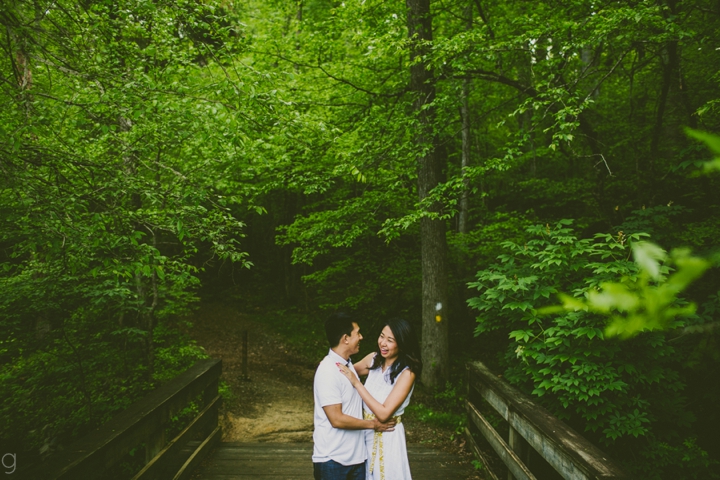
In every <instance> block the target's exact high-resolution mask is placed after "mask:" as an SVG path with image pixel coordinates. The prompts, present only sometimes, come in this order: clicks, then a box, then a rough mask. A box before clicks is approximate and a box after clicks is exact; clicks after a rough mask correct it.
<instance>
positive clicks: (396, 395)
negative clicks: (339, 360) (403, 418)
mask: <svg viewBox="0 0 720 480" xmlns="http://www.w3.org/2000/svg"><path fill="white" fill-rule="evenodd" d="M366 358H367V357H366ZM338 368H340V371H341V372H342V373H343V374H344V375H345V377H346V378H347V379H348V380H350V383H351V384H352V386H353V387H355V389H356V390H357V392H358V393H359V394H360V397H361V398H362V399H363V401H364V402H365V404H366V405H367V406H368V408H369V409H370V410H371V411H372V412H373V413H374V414H375V417H377V419H378V420H379V421H381V422H386V421H387V420H388V419H389V418H391V417H392V416H393V413H395V411H396V410H397V409H398V408H399V407H400V405H402V403H403V402H404V401H405V399H406V398H407V396H408V394H409V393H410V389H412V386H413V383H415V374H414V373H413V372H412V371H411V370H410V369H407V370H405V371H403V372H402V373H401V374H400V375H398V376H397V378H396V379H395V386H394V387H393V389H392V391H391V392H390V395H388V397H387V398H386V399H385V402H383V403H380V402H378V401H377V400H375V398H373V396H372V395H370V392H368V391H367V389H366V388H365V385H363V384H362V382H360V380H359V379H358V378H357V377H356V376H355V375H353V373H352V372H351V371H350V370H349V369H348V368H347V367H346V366H344V365H341V364H338ZM346 372H347V373H346Z"/></svg>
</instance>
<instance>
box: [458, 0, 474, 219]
mask: <svg viewBox="0 0 720 480" xmlns="http://www.w3.org/2000/svg"><path fill="white" fill-rule="evenodd" d="M465 16H466V22H467V24H466V25H465V27H466V29H467V30H471V29H472V6H468V8H467V9H466V10H465ZM469 96H470V79H468V78H465V79H464V80H463V87H462V104H461V107H460V109H461V111H460V114H461V116H462V161H461V165H460V168H461V171H462V179H463V191H462V196H461V197H460V214H459V215H458V232H459V233H467V231H468V225H467V224H468V210H469V208H470V207H469V203H470V201H469V197H470V181H469V180H468V178H467V175H466V172H465V170H466V169H467V168H468V167H469V166H470V108H469V106H468V97H469Z"/></svg>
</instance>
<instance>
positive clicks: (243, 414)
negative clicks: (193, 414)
mask: <svg viewBox="0 0 720 480" xmlns="http://www.w3.org/2000/svg"><path fill="white" fill-rule="evenodd" d="M189 320H191V322H192V323H193V326H192V328H191V329H190V330H189V333H190V335H191V337H192V338H193V339H195V340H196V341H197V343H198V344H199V345H201V346H203V347H204V348H205V350H206V351H207V353H208V354H209V355H210V356H211V357H213V358H221V359H222V361H223V374H222V380H223V381H225V382H227V383H228V384H229V385H230V387H231V389H232V393H233V398H231V399H230V400H228V401H226V402H225V405H224V407H223V415H222V422H223V424H222V427H223V441H227V442H233V441H244V442H310V441H312V431H313V393H312V382H313V376H314V375H315V367H316V365H313V364H309V363H308V362H306V361H303V360H301V359H300V358H298V357H297V356H294V355H293V354H292V352H290V351H289V350H288V349H287V347H286V346H285V345H283V343H282V339H281V338H280V337H279V336H277V335H273V334H272V333H269V332H267V331H265V330H264V329H263V328H262V326H261V325H257V324H255V323H253V322H251V321H249V320H248V318H247V317H244V316H242V315H239V314H238V313H237V311H236V310H235V309H234V308H233V307H231V306H229V305H225V304H220V303H211V304H203V305H202V306H201V308H200V310H198V311H197V312H196V313H195V314H193V315H191V316H190V317H189ZM246 329H247V330H248V377H249V379H248V380H245V379H243V378H242V364H241V361H242V332H243V330H246Z"/></svg>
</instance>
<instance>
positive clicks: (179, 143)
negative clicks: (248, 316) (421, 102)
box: [0, 0, 720, 478]
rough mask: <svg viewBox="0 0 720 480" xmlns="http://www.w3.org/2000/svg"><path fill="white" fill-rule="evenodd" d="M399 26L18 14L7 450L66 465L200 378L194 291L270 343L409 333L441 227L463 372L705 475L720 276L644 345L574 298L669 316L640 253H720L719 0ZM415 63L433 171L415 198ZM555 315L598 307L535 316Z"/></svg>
mask: <svg viewBox="0 0 720 480" xmlns="http://www.w3.org/2000/svg"><path fill="white" fill-rule="evenodd" d="M409 3H414V2H409ZM409 3H407V2H387V1H383V0H364V1H360V0H345V1H342V2H341V1H334V0H303V1H297V0H271V1H259V0H257V1H255V0H252V1H245V2H237V3H235V2H232V1H223V2H216V1H213V0H206V1H202V2H199V1H194V0H155V1H139V0H120V1H117V2H109V1H105V0H99V1H93V2H85V1H83V2H72V1H65V0H60V1H56V2H43V1H41V0H34V1H32V2H22V1H17V0H5V1H4V2H3V7H2V9H0V23H2V26H3V31H2V32H0V48H2V51H1V55H0V99H1V101H2V107H3V108H2V109H0V328H2V332H3V333H2V337H1V338H0V359H1V360H2V362H1V366H0V399H2V410H1V411H0V417H1V418H2V420H1V422H2V423H0V438H1V439H2V442H3V443H7V442H10V441H12V442H13V444H15V445H19V447H18V448H19V449H21V450H27V451H32V452H33V453H37V452H38V451H40V450H41V449H42V451H43V452H48V451H51V450H52V449H53V448H54V445H56V444H58V443H64V442H67V441H69V440H70V439H72V438H75V437H77V436H78V435H81V434H82V433H83V432H84V431H86V430H87V429H88V428H91V427H92V426H94V425H97V424H99V423H101V422H102V421H104V420H106V419H107V418H108V417H109V416H110V415H112V413H113V412H116V411H118V410H119V409H121V408H123V407H124V406H125V405H127V404H128V403H129V402H130V401H131V400H132V399H134V398H136V397H137V396H138V395H141V394H142V393H143V392H144V391H146V390H147V389H149V388H152V386H153V385H155V384H157V382H159V381H162V380H163V379H166V378H167V377H168V376H171V375H173V374H174V373H175V372H177V371H179V370H181V369H183V368H184V367H185V366H187V365H188V364H189V363H191V362H192V360H193V359H195V358H198V357H199V356H202V355H203V353H202V351H201V350H200V349H198V348H197V347H195V346H193V345H192V343H191V342H189V340H188V339H186V338H183V337H182V335H180V333H178V332H179V331H180V329H179V325H178V321H179V320H178V319H179V318H180V316H181V314H182V313H183V312H185V311H187V309H189V308H192V306H193V304H194V303H195V302H196V301H197V299H198V289H199V288H203V287H204V288H206V289H207V290H206V291H227V290H232V291H233V293H232V295H234V298H240V299H241V301H243V302H245V303H247V304H249V305H261V306H263V307H266V308H269V309H283V310H279V311H278V314H277V315H276V316H275V317H273V320H272V321H271V320H268V321H269V322H270V323H273V324H277V325H276V326H277V328H278V329H279V331H283V328H285V327H283V326H282V325H283V319H286V320H287V322H288V324H290V323H292V324H297V326H299V327H302V328H303V329H304V330H307V331H308V332H312V331H319V330H318V328H317V325H314V324H313V323H312V320H311V319H317V318H319V317H320V316H321V315H322V314H323V312H326V311H328V310H333V309H339V308H343V309H349V310H353V311H355V312H357V313H359V314H360V315H362V316H363V318H365V319H366V325H364V326H363V328H364V329H365V331H366V332H367V333H368V334H369V335H372V329H373V327H374V326H376V325H377V323H378V322H380V321H382V319H384V318H386V317H388V316H390V315H398V314H399V315H404V316H407V317H409V318H410V319H411V320H412V321H413V322H417V323H416V324H417V325H418V326H419V325H420V323H419V316H420V305H421V298H420V292H421V289H420V285H421V264H420V246H421V244H422V242H423V238H422V236H421V235H420V223H421V222H422V219H423V218H425V219H427V218H431V219H435V220H437V219H440V220H442V221H443V222H444V225H445V226H446V228H447V230H448V234H447V240H448V245H449V249H450V252H449V259H450V272H449V273H450V278H449V285H450V287H451V292H450V311H451V315H450V318H451V325H450V331H451V343H452V347H453V348H452V350H451V351H452V352H455V353H454V354H453V355H452V357H451V360H452V361H453V362H455V364H461V363H462V361H464V360H466V359H468V358H482V359H483V360H484V361H486V362H488V363H490V364H491V365H492V366H493V367H494V368H499V369H503V370H506V374H507V378H509V379H510V380H511V381H513V382H514V383H516V384H517V385H519V386H521V387H523V388H526V389H527V391H528V392H529V393H533V392H534V395H535V396H536V397H537V399H538V400H539V401H540V402H543V403H544V404H545V405H547V406H548V407H550V408H551V409H553V410H554V411H555V412H556V413H558V414H559V415H561V416H563V417H564V418H566V419H568V421H570V422H571V423H572V424H573V425H574V426H576V427H577V428H578V429H579V430H580V431H586V432H587V435H589V436H590V437H591V438H592V439H593V440H595V441H597V442H599V443H602V444H603V445H604V446H605V448H607V449H609V450H611V451H612V452H613V453H614V454H617V455H618V456H619V457H621V458H623V459H624V461H626V463H627V464H628V465H629V467H630V468H631V469H633V471H636V472H642V475H644V476H646V477H647V478H651V477H652V476H656V477H658V476H659V477H662V478H694V477H698V478H700V477H702V476H703V475H708V471H709V470H708V469H712V468H714V467H716V463H714V462H717V460H718V459H719V458H720V451H718V449H717V447H716V446H713V444H712V439H713V434H714V432H716V430H717V428H718V426H719V425H720V417H719V416H718V414H717V412H716V409H715V408H714V404H715V403H716V401H717V397H718V396H719V395H720V391H719V390H718V388H720V387H718V385H720V356H719V355H718V353H717V352H718V341H717V334H718V333H717V332H718V330H717V329H716V328H715V329H713V328H712V326H713V325H716V324H717V311H718V308H720V307H719V306H718V303H717V302H718V300H717V298H718V290H720V284H719V283H718V276H717V267H712V268H710V270H708V272H706V273H705V275H704V276H703V277H701V279H700V280H698V281H696V282H695V283H693V284H692V285H690V287H689V288H688V289H686V290H684V291H683V292H682V293H678V292H675V291H673V292H671V294H670V295H669V296H663V298H664V299H665V300H667V302H665V304H663V305H664V307H667V308H678V309H686V313H690V310H687V306H688V305H690V304H691V303H692V304H695V305H697V309H696V311H695V313H693V314H690V315H686V316H676V315H674V314H673V315H668V316H665V317H663V318H662V321H661V322H660V323H658V325H657V326H662V327H664V328H666V327H670V330H662V331H661V330H655V331H652V332H640V331H639V329H635V330H633V331H632V333H633V336H632V338H630V339H629V340H620V339H618V338H613V339H607V338H605V337H606V334H605V328H606V327H607V317H606V316H605V315H604V314H603V312H602V311H601V310H602V309H596V310H593V309H592V308H589V307H588V304H587V303H586V302H587V301H586V300H585V296H584V293H586V292H591V291H593V289H595V288H599V289H600V291H601V292H602V291H605V292H608V291H609V289H610V288H612V287H609V285H613V284H615V285H618V284H622V285H625V286H627V288H628V291H630V292H631V293H632V295H636V294H637V295H640V296H643V295H644V297H643V298H647V297H648V295H654V294H655V293H657V291H658V290H657V288H660V287H661V284H662V279H660V278H659V277H656V278H651V277H648V278H646V279H643V278H642V273H641V272H640V270H638V267H637V264H636V263H635V262H633V261H632V258H631V256H630V248H631V247H630V243H632V242H637V241H638V240H640V239H646V238H649V240H650V241H652V242H654V243H655V244H657V245H659V246H661V247H662V248H664V249H666V250H667V251H670V252H671V251H673V250H675V251H679V250H676V249H680V248H689V249H691V250H692V252H693V254H694V255H696V256H698V257H699V258H703V259H712V258H714V257H713V255H715V253H714V252H717V250H718V243H717V238H718V237H720V203H718V196H717V192H718V189H719V188H720V175H718V172H717V168H716V166H717V160H714V161H711V162H708V160H710V157H709V156H708V154H707V150H706V145H708V146H710V147H711V149H712V148H713V147H717V149H720V146H718V145H717V143H718V142H717V138H716V137H714V136H713V135H708V134H707V133H704V132H715V133H717V132H718V131H719V130H720V109H719V106H720V88H719V85H718V83H719V81H720V67H718V66H719V65H720V49H718V45H717V38H720V10H719V8H720V7H719V6H718V4H717V2H716V1H714V0H635V1H631V2H597V1H595V0H592V1H591V0H569V1H563V2H560V1H556V0H546V1H539V2H534V3H533V4H532V8H528V4H527V2H522V1H514V0H513V1H498V0H437V1H433V2H431V4H430V8H431V17H432V18H431V19H430V20H431V21H432V26H433V39H432V41H427V42H424V43H423V44H422V45H418V44H417V43H413V42H412V41H410V39H408V26H407V5H408V4H409ZM413 48H415V50H414V51H415V52H418V51H422V52H423V53H422V57H420V58H418V57H413V56H412V51H411V50H412V49H413ZM418 62H421V63H423V64H425V65H427V67H428V69H429V70H431V71H432V82H433V87H434V89H435V92H436V94H435V97H434V98H433V99H432V101H431V103H430V104H429V105H427V106H426V107H423V108H425V109H426V110H427V109H431V110H432V112H433V115H434V117H433V122H432V125H431V130H432V132H430V133H431V134H432V135H431V136H432V137H433V138H434V139H436V141H437V146H438V154H439V158H441V159H442V161H443V162H442V163H443V168H442V172H441V173H442V178H443V182H442V183H441V185H439V186H438V188H436V189H434V190H433V191H432V192H430V195H429V197H428V198H426V199H424V200H423V201H419V200H418V162H417V160H418V158H419V157H421V156H422V155H424V154H425V153H427V151H428V149H429V148H430V147H429V146H428V145H427V144H425V143H423V142H420V141H418V140H417V135H416V133H417V131H418V129H419V128H420V126H421V120H422V118H423V117H422V115H423V112H422V111H420V112H418V111H417V109H416V108H415V106H416V105H417V98H416V96H415V95H414V93H413V90H412V88H411V85H410V83H411V68H412V67H413V65H416V64H417V63H418ZM686 127H690V128H691V129H692V130H689V131H690V132H691V133H690V136H688V135H687V134H686ZM697 140H702V142H698V141H697ZM703 142H704V143H703ZM717 149H716V151H715V154H716V155H720V151H717ZM713 166H715V167H713ZM568 218H572V219H573V221H572V223H569V221H565V220H562V219H568ZM533 225H541V226H540V227H533ZM571 225H572V229H571V227H570V226H571ZM528 228H529V230H528ZM648 235H649V237H647V236H648ZM498 256H499V257H498ZM674 258H676V259H677V260H679V262H680V263H681V262H682V260H681V259H680V257H679V256H676V257H674ZM686 258H689V257H686ZM680 263H678V262H676V263H675V264H674V265H673V264H669V263H668V264H663V265H664V266H663V267H662V268H665V269H670V268H675V267H678V271H680V270H681V269H682V266H681V265H680ZM250 266H252V268H245V267H250ZM478 271H479V272H480V273H477V272H478ZM663 272H664V273H663ZM663 272H661V271H658V273H663V274H671V271H670V270H664V271H663ZM665 278H668V279H669V278H672V277H671V275H667V276H666V277H665ZM633 281H635V283H632V282H633ZM468 282H472V286H471V288H470V289H468V286H467V284H468ZM623 282H624V283H623ZM603 285H604V286H605V287H603ZM477 288H480V291H478V290H477ZM603 288H605V290H602V289H603ZM653 292H654V293H653ZM560 293H564V294H566V295H568V296H569V298H572V299H574V301H576V302H580V303H581V304H583V305H584V307H588V310H587V311H586V310H584V309H579V310H577V311H574V310H572V309H570V310H567V311H563V312H561V313H555V314H552V315H540V314H539V313H538V309H540V308H542V307H545V306H553V305H557V304H558V303H560V300H558V298H557V297H556V294H560ZM470 298H472V300H471V306H472V307H474V308H468V307H467V304H466V301H467V300H468V299H470ZM588 299H591V295H589V296H588ZM596 299H597V298H596ZM575 305H576V306H577V305H578V304H575ZM568 306H572V305H571V304H568ZM584 307H583V308H584ZM615 307H617V305H613V306H612V308H608V309H606V310H607V311H612V312H614V313H613V314H615V313H617V312H618V311H619V312H620V313H619V314H618V315H619V318H621V319H627V318H629V317H630V316H632V315H634V314H635V313H638V312H640V313H639V315H641V316H642V315H645V313H647V310H646V309H645V310H643V309H640V310H637V309H636V310H632V311H630V310H622V309H618V308H615ZM478 308H479V309H480V310H479V311H480V317H479V320H478V321H476V320H475V317H476V316H477V314H478V310H476V309H478ZM643 308H644V307H643ZM298 312H299V313H300V314H301V315H296V314H297V313H298ZM612 312H611V313H612ZM286 313H287V315H285V314H286ZM605 313H607V312H605ZM675 313H677V312H675ZM643 318H645V317H643ZM473 331H476V334H477V336H476V337H475V338H472V332H473ZM307 348H309V349H314V348H315V346H314V345H312V344H310V343H308V345H307ZM688 398H692V399H693V401H692V402H690V401H688ZM628 452H634V454H635V456H634V457H632V459H629V458H630V457H627V456H626V454H628V455H630V453H628Z"/></svg>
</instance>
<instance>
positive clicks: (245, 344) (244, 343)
mask: <svg viewBox="0 0 720 480" xmlns="http://www.w3.org/2000/svg"><path fill="white" fill-rule="evenodd" d="M242 347H243V350H242V376H243V380H247V379H248V366H247V363H248V359H247V357H248V331H247V330H243V332H242Z"/></svg>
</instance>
